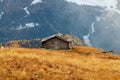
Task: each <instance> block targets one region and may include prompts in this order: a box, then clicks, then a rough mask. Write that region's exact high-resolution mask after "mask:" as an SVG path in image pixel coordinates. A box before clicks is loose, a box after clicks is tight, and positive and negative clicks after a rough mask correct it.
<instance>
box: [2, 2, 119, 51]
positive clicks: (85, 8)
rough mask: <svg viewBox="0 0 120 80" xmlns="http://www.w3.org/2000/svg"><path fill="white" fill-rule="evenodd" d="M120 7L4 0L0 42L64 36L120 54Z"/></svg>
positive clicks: (110, 3) (107, 3)
mask: <svg viewBox="0 0 120 80" xmlns="http://www.w3.org/2000/svg"><path fill="white" fill-rule="evenodd" d="M76 1H77V2H76ZM78 1H79V2H78ZM119 3H120V2H119V1H116V0H115V1H113V0H110V1H109V2H108V1H107V2H106V0H104V1H102V0H101V1H99V0H92V1H88V0H86V1H84V0H72V2H71V0H51V1H49V0H25V1H24V0H10V1H8V0H3V1H1V2H0V41H2V42H5V41H8V40H21V39H34V38H43V37H46V36H49V35H52V34H55V33H63V34H72V35H75V36H78V37H79V38H80V39H81V40H82V41H84V42H85V43H86V44H88V45H91V46H94V47H98V48H102V49H107V50H108V49H117V50H120V48H119V45H120V43H119V40H120V37H119V35H118V34H119V29H120V27H119V19H120V18H119V17H120V11H119ZM114 18H116V19H114ZM111 33H112V34H111ZM106 36H108V37H106ZM113 37H114V38H115V39H113ZM99 38H101V39H99Z"/></svg>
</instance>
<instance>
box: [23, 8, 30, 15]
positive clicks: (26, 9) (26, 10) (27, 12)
mask: <svg viewBox="0 0 120 80" xmlns="http://www.w3.org/2000/svg"><path fill="white" fill-rule="evenodd" d="M24 10H25V12H26V14H28V15H29V14H30V12H29V11H28V7H25V8H24Z"/></svg>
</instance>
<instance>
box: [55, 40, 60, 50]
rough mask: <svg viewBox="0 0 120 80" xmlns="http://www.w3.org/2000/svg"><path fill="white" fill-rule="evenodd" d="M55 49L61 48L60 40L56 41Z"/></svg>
mask: <svg viewBox="0 0 120 80" xmlns="http://www.w3.org/2000/svg"><path fill="white" fill-rule="evenodd" d="M55 49H59V43H58V41H55Z"/></svg>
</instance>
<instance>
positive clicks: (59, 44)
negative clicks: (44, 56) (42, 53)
mask: <svg viewBox="0 0 120 80" xmlns="http://www.w3.org/2000/svg"><path fill="white" fill-rule="evenodd" d="M41 42H42V48H46V49H71V48H72V42H71V40H66V39H64V38H63V37H61V36H59V35H52V36H49V37H46V38H44V39H42V41H41Z"/></svg>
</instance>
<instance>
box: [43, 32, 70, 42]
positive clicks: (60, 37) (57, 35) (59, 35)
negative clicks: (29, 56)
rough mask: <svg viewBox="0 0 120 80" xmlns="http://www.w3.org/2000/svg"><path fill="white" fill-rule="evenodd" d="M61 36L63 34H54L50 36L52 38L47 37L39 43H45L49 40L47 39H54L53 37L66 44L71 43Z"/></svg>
mask: <svg viewBox="0 0 120 80" xmlns="http://www.w3.org/2000/svg"><path fill="white" fill-rule="evenodd" d="M62 36H63V34H55V35H52V36H48V37H46V38H43V39H42V40H41V42H45V41H47V40H49V39H52V38H54V37H57V38H59V39H61V40H63V41H66V42H71V41H72V39H65V38H63V37H62Z"/></svg>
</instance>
